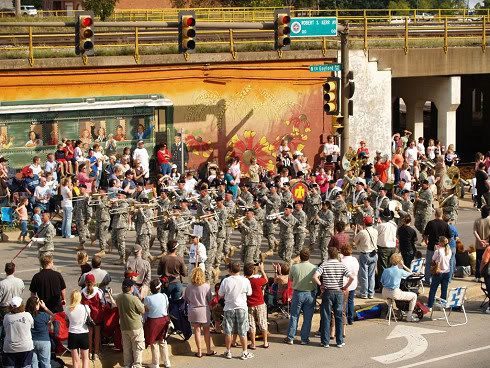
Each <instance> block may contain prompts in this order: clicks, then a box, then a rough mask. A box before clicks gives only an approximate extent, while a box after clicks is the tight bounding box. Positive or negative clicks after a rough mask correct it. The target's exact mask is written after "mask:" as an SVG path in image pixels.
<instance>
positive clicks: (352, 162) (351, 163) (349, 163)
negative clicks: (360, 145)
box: [342, 147, 359, 176]
mask: <svg viewBox="0 0 490 368" xmlns="http://www.w3.org/2000/svg"><path fill="white" fill-rule="evenodd" d="M342 168H343V169H344V170H345V171H349V170H352V171H354V172H357V170H358V169H359V163H358V162H357V152H356V151H355V150H354V149H353V148H352V147H349V149H348V150H347V152H346V153H345V154H344V156H342ZM355 176H357V175H355Z"/></svg>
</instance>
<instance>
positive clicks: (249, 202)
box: [237, 182, 254, 208]
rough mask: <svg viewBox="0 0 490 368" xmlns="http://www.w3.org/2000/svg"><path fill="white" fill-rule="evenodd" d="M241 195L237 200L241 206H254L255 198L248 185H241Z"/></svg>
mask: <svg viewBox="0 0 490 368" xmlns="http://www.w3.org/2000/svg"><path fill="white" fill-rule="evenodd" d="M240 190H241V192H240V194H239V195H238V198H237V203H238V204H240V205H244V206H245V207H247V208H250V207H252V206H253V202H254V196H253V195H252V193H250V186H249V184H247V183H243V182H242V183H240Z"/></svg>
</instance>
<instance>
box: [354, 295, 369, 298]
mask: <svg viewBox="0 0 490 368" xmlns="http://www.w3.org/2000/svg"><path fill="white" fill-rule="evenodd" d="M356 297H357V298H359V299H367V298H368V297H367V295H362V294H357V295H356Z"/></svg>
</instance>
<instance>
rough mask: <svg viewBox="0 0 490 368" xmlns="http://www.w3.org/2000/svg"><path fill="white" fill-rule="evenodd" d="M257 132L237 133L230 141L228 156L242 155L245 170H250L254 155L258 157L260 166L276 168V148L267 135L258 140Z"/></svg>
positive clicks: (270, 168)
mask: <svg viewBox="0 0 490 368" xmlns="http://www.w3.org/2000/svg"><path fill="white" fill-rule="evenodd" d="M256 134H257V133H256V132H255V131H253V130H245V131H244V132H243V135H242V136H241V137H240V136H239V135H238V134H235V135H234V136H233V137H232V138H231V140H230V141H229V143H228V149H229V150H228V157H232V156H237V157H240V158H241V164H242V168H243V169H245V170H248V166H249V165H250V160H251V158H252V157H255V158H256V160H257V163H258V164H259V165H260V166H262V167H264V168H266V169H267V170H274V169H275V155H276V148H275V147H274V145H272V144H271V143H270V142H269V141H268V139H267V137H265V136H262V137H261V138H260V139H259V140H257V139H256Z"/></svg>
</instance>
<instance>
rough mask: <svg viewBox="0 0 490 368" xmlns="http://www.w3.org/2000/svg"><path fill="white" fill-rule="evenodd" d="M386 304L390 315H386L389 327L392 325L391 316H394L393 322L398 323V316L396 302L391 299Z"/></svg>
mask: <svg viewBox="0 0 490 368" xmlns="http://www.w3.org/2000/svg"><path fill="white" fill-rule="evenodd" d="M386 304H387V305H388V314H387V315H386V318H387V319H388V326H389V325H391V316H393V320H394V321H395V322H397V320H396V314H395V308H394V305H395V301H394V300H393V299H391V298H388V299H386Z"/></svg>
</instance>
